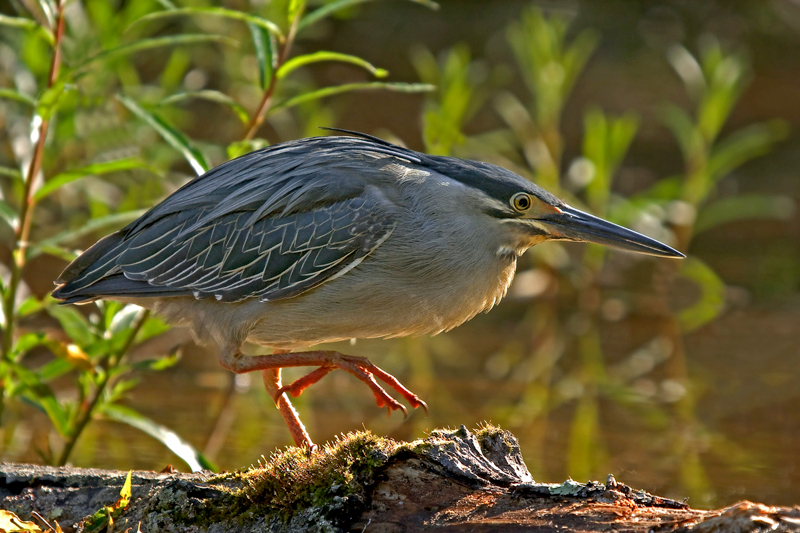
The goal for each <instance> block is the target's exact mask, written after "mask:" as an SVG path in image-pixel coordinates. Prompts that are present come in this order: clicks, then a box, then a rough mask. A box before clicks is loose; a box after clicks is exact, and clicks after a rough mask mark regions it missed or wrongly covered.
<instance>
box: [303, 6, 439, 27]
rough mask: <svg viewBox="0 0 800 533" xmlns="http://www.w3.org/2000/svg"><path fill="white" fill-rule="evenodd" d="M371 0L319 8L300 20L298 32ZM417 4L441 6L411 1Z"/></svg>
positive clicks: (435, 7) (435, 8)
mask: <svg viewBox="0 0 800 533" xmlns="http://www.w3.org/2000/svg"><path fill="white" fill-rule="evenodd" d="M369 1H370V0H338V1H335V2H331V3H329V4H325V5H323V6H322V7H319V8H317V9H315V10H314V11H312V12H311V13H309V14H308V15H306V16H304V17H303V18H301V19H300V22H299V23H298V24H297V31H298V32H300V31H301V30H303V29H305V28H307V27H309V26H311V25H312V24H314V23H315V22H319V21H320V20H322V19H324V18H326V17H329V16H331V15H332V14H333V13H336V12H337V11H341V10H342V9H346V8H348V7H351V6H355V5H358V4H363V3H365V2H369ZM411 1H412V2H414V3H415V4H422V5H423V6H426V7H428V8H430V9H433V10H437V9H439V4H437V3H436V2H432V1H431V0H411Z"/></svg>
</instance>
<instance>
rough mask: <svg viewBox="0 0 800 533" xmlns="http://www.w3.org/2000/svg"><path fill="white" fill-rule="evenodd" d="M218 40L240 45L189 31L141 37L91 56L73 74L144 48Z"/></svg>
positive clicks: (81, 72)
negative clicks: (93, 64)
mask: <svg viewBox="0 0 800 533" xmlns="http://www.w3.org/2000/svg"><path fill="white" fill-rule="evenodd" d="M209 42H218V43H223V44H227V45H230V46H233V47H237V46H239V42H238V41H236V40H234V39H231V38H230V37H225V36H224V35H206V34H193V33H187V34H184V35H170V36H167V37H154V38H152V39H140V40H138V41H136V42H133V43H130V44H124V45H122V46H118V47H116V48H111V49H110V50H104V51H102V52H100V53H98V54H96V55H94V56H92V57H90V58H88V59H87V60H86V61H84V62H83V63H81V64H79V65H78V66H76V67H75V69H74V70H73V71H72V73H71V75H72V76H76V77H77V76H80V75H83V74H85V73H86V72H87V71H88V67H89V66H90V65H91V64H92V63H95V62H97V61H105V60H107V59H109V58H113V57H118V56H122V55H127V54H132V53H134V52H140V51H142V50H151V49H153V48H161V47H164V46H179V45H186V44H197V43H209Z"/></svg>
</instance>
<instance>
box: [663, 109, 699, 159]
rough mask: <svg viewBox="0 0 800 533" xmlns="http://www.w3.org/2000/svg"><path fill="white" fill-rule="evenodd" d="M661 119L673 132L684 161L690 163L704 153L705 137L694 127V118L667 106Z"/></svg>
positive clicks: (680, 110)
mask: <svg viewBox="0 0 800 533" xmlns="http://www.w3.org/2000/svg"><path fill="white" fill-rule="evenodd" d="M661 118H662V120H663V121H664V124H665V125H666V126H667V127H668V128H669V129H670V130H672V134H673V135H674V136H675V139H676V140H677V141H678V145H679V146H680V147H681V152H682V153H683V158H684V160H686V161H689V160H691V159H692V158H693V157H694V156H695V154H697V153H702V152H703V150H704V147H705V143H704V141H703V137H702V135H701V134H700V132H699V131H697V129H696V128H695V127H694V123H693V122H692V118H691V117H690V116H689V115H688V114H687V113H686V111H684V110H683V109H681V108H680V107H678V106H676V105H674V104H667V105H666V106H664V108H663V109H662V110H661Z"/></svg>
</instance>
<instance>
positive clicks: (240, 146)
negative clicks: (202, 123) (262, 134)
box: [227, 138, 269, 159]
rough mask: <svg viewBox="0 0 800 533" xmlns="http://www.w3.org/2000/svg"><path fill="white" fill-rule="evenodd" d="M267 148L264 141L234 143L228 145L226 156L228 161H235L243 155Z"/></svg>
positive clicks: (267, 143)
mask: <svg viewBox="0 0 800 533" xmlns="http://www.w3.org/2000/svg"><path fill="white" fill-rule="evenodd" d="M267 146H269V142H268V141H267V140H266V139H258V138H256V139H246V140H243V141H234V142H232V143H231V144H229V145H228V149H227V154H228V159H236V158H237V157H239V156H243V155H244V154H249V153H250V152H253V151H255V150H261V149H262V148H266V147H267Z"/></svg>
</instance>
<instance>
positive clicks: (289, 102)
mask: <svg viewBox="0 0 800 533" xmlns="http://www.w3.org/2000/svg"><path fill="white" fill-rule="evenodd" d="M375 89H385V90H387V91H395V92H402V93H421V92H431V91H435V90H436V87H435V86H433V85H428V84H426V83H384V82H380V81H373V82H369V83H346V84H344V85H335V86H333V87H324V88H322V89H317V90H315V91H310V92H307V93H304V94H299V95H297V96H294V97H292V98H288V99H286V100H284V101H283V102H281V103H279V104H277V105H275V106H273V107H272V109H270V112H275V111H277V110H278V109H288V108H290V107H293V106H296V105H299V104H303V103H306V102H311V101H313V100H318V99H320V98H325V97H327V96H333V95H335V94H341V93H346V92H350V91H361V90H375Z"/></svg>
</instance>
